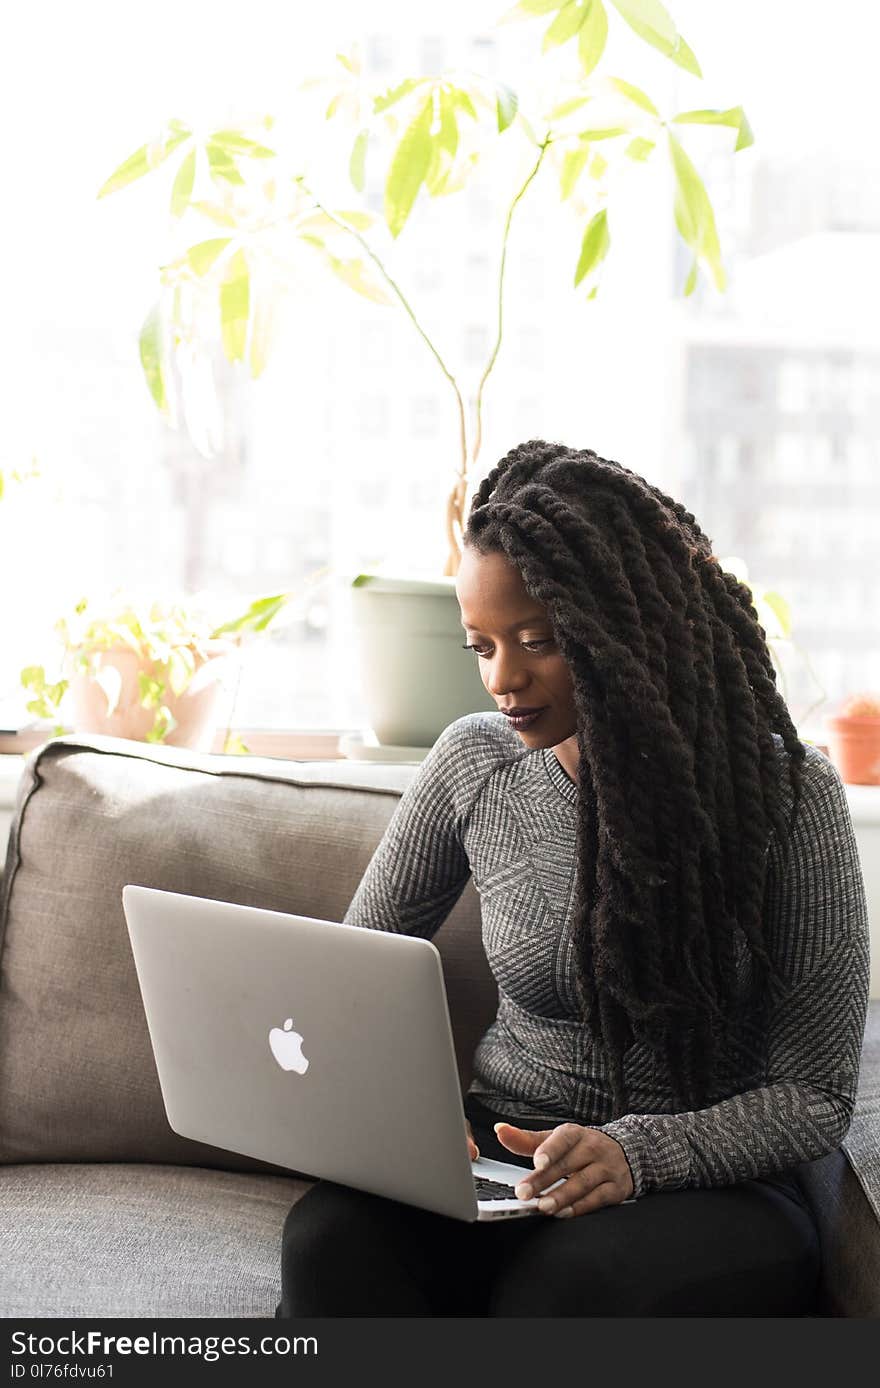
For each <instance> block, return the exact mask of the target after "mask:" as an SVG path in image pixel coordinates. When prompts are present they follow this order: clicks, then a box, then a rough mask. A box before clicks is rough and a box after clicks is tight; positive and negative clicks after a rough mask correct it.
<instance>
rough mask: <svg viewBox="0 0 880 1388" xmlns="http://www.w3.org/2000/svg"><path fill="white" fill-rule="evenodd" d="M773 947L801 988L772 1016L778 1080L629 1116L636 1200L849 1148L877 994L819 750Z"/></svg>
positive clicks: (837, 787) (618, 1132)
mask: <svg viewBox="0 0 880 1388" xmlns="http://www.w3.org/2000/svg"><path fill="white" fill-rule="evenodd" d="M765 932H766V939H767V942H768V949H769V950H770V951H771V954H772V956H773V957H774V958H775V959H776V962H777V964H778V965H779V966H780V967H781V969H782V972H783V974H784V976H785V977H786V979H787V982H788V984H789V992H788V993H787V995H786V996H785V997H784V999H783V1000H782V1002H781V1003H779V1004H778V1005H777V1006H776V1007H775V1008H774V1009H773V1011H772V1013H771V1016H770V1018H769V1030H768V1037H767V1065H766V1075H765V1079H766V1083H765V1084H764V1085H763V1086H762V1087H760V1088H757V1089H752V1090H749V1091H748V1092H746V1093H742V1094H736V1095H733V1096H732V1097H730V1098H728V1099H725V1100H723V1101H722V1102H721V1103H717V1104H713V1105H712V1106H711V1107H709V1108H705V1109H700V1110H699V1111H696V1112H691V1113H675V1114H635V1113H630V1114H625V1115H624V1116H623V1117H621V1118H618V1119H615V1120H614V1121H613V1122H611V1123H607V1124H605V1125H604V1126H603V1127H602V1131H603V1132H606V1133H608V1134H609V1136H611V1137H613V1138H615V1139H616V1140H617V1141H618V1142H619V1143H620V1145H621V1146H622V1148H623V1150H624V1153H625V1155H626V1158H627V1161H628V1163H629V1166H630V1170H631V1172H632V1177H633V1184H634V1187H635V1189H634V1192H633V1193H634V1195H635V1196H640V1195H643V1194H645V1193H647V1192H649V1191H658V1190H673V1189H677V1188H681V1187H686V1186H722V1185H730V1184H734V1183H736V1182H738V1181H743V1180H747V1179H749V1178H754V1177H760V1176H769V1175H772V1174H773V1173H774V1172H777V1171H783V1170H786V1169H787V1168H789V1167H791V1166H794V1165H795V1164H797V1163H798V1162H802V1161H812V1160H814V1159H816V1158H818V1157H822V1156H825V1155H826V1153H828V1152H830V1151H833V1150H834V1148H836V1147H838V1146H839V1145H840V1143H841V1141H842V1140H843V1138H844V1137H845V1135H846V1132H847V1129H848V1128H849V1125H850V1122H851V1119H852V1114H853V1108H854V1105H855V1095H856V1086H857V1082H858V1071H859V1061H860V1057H861V1047H862V1040H863V1037H864V1030H865V1021H866V1016H867V999H868V919H867V906H866V901H865V890H864V883H863V880H862V873H861V867H860V864H859V858H858V849H857V847H856V842H855V835H854V833H853V828H852V820H851V818H850V813H849V806H848V803H847V799H846V793H845V791H844V787H843V783H842V782H841V780H840V777H839V776H838V774H837V772H836V770H835V769H834V767H833V765H832V763H831V762H830V761H829V760H828V759H827V758H826V757H825V756H824V755H822V754H820V753H818V752H817V751H816V752H813V753H812V754H811V756H810V758H809V760H808V762H805V763H804V789H803V797H802V800H801V808H800V811H799V814H798V818H797V823H796V825H795V830H794V834H793V838H792V842H791V847H790V852H789V859H788V863H787V865H786V866H785V868H784V870H783V867H782V857H781V853H780V851H779V848H778V845H777V844H776V843H775V842H771V847H770V853H769V860H768V872H767V888H766V892H765Z"/></svg>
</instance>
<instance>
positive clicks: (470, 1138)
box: [464, 1118, 480, 1161]
mask: <svg viewBox="0 0 880 1388" xmlns="http://www.w3.org/2000/svg"><path fill="white" fill-rule="evenodd" d="M464 1126H465V1129H466V1131H467V1145H468V1156H469V1157H470V1159H471V1161H476V1160H477V1157H478V1156H479V1155H480V1149H479V1147H478V1146H477V1144H476V1143H475V1142H474V1130H473V1128H472V1127H471V1125H470V1122H469V1120H468V1119H467V1118H466V1119H465V1120H464Z"/></svg>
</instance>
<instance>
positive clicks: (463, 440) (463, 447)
mask: <svg viewBox="0 0 880 1388" xmlns="http://www.w3.org/2000/svg"><path fill="white" fill-rule="evenodd" d="M296 182H297V183H298V184H299V185H300V187H301V188H302V189H303V191H304V192H305V193H307V194H308V196H309V197H310V198H311V199H312V200H313V202H314V204H315V206H316V207H317V208H318V210H319V211H320V212H323V214H324V216H325V217H328V218H329V219H330V221H331V222H332V223H333V224H334V226H338V227H339V228H340V230H342V231H347V232H348V234H349V236H353V237H354V238H355V240H356V241H357V242H358V244H359V245H360V246H361V247H362V248H363V250H364V251H366V253H367V255H368V256H369V257H370V259H371V260H372V262H373V264H374V265H375V266H376V267H377V269H378V270H379V273H380V274H381V276H382V278H383V279H384V281H385V283H386V284H387V285H388V286H389V288H390V289H391V290H392V291H393V292H394V294H395V295H396V296H397V299H398V300H399V302H400V304H401V305H402V307H403V308H404V310H405V311H406V313H407V315H408V316H409V318H410V321H411V322H412V324H413V326H414V328H415V329H416V332H417V333H418V334H419V336H420V337H421V339H422V341H423V342H424V343H425V344H426V346H427V347H428V349H429V350H430V352H431V353H432V355H433V357H434V359H435V361H436V362H437V365H438V366H439V367H440V370H441V371H442V372H443V375H444V376H445V377H446V379H447V381H448V382H449V384H450V385H451V386H452V389H453V390H454V391H455V399H456V402H457V404H458V423H459V447H460V451H461V469H460V472H461V476H462V477H464V476H466V475H467V428H466V424H465V410H464V401H463V400H462V398H461V391H460V390H459V388H458V382H457V381H456V379H455V377H454V376H453V374H452V372H451V371H450V370H449V368H448V366H447V365H446V363H445V361H444V360H443V358H442V357H441V355H440V353H439V352H438V351H437V348H436V347H435V346H434V344H433V342H432V341H431V339H430V338H429V337H428V334H427V333H426V332H425V330H424V328H423V327H422V325H421V323H420V322H419V320H418V318H416V315H415V313H414V311H413V309H412V306H411V304H410V302H409V300H408V299H407V297H406V295H405V294H404V292H403V290H402V289H401V288H400V285H399V284H398V283H397V281H396V280H394V279H392V277H391V275H390V274H389V273H388V271H387V270H386V269H385V266H384V265H383V264H382V261H381V260H380V259H379V257H378V255H377V254H376V252H375V251H374V250H373V248H372V246H371V245H370V244H369V243H368V242H367V241H365V240H364V238H363V236H362V235H361V233H360V232H359V231H358V230H357V228H356V227H351V226H349V225H348V223H347V222H344V221H343V220H342V219H341V218H340V217H337V216H336V214H335V213H333V212H331V211H330V210H329V209H328V208H326V207H324V205H323V203H321V202H320V201H319V200H318V198H316V197H315V194H314V193H313V192H312V190H311V189H310V188H309V187H308V186H307V185H306V183H305V182H304V181H303V179H301V178H298V179H297V180H296Z"/></svg>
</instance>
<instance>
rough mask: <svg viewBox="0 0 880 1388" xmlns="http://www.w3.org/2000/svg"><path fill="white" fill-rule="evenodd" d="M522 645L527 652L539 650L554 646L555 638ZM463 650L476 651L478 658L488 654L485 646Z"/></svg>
mask: <svg viewBox="0 0 880 1388" xmlns="http://www.w3.org/2000/svg"><path fill="white" fill-rule="evenodd" d="M522 644H523V645H524V646H525V647H526V649H527V650H537V649H538V648H539V647H540V646H552V645H553V638H552V637H549V636H548V637H545V638H544V639H543V640H541V641H523V643H522ZM461 649H462V650H463V651H474V652H475V653H476V654H477V655H478V656H483V655H485V653H486V647H485V646H462V648H461Z"/></svg>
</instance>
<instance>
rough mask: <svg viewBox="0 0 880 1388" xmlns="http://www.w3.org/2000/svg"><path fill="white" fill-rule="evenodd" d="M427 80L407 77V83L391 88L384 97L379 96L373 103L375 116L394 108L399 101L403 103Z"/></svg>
mask: <svg viewBox="0 0 880 1388" xmlns="http://www.w3.org/2000/svg"><path fill="white" fill-rule="evenodd" d="M426 80H427V79H426V78H423V77H421V78H417V77H407V79H406V81H404V82H401V83H399V85H398V86H396V87H390V88H389V90H388V91H387V92H385V94H384V96H377V97H376V98H375V100H374V101H373V115H374V116H378V115H379V114H380V113H381V112H382V111H387V110H388V108H389V106H394V105H395V104H396V103H397V102H398V101H402V100H403V98H404V97H405V96H409V94H410V92H414V91H415V89H416V87H420V86H422V85H423V84H424V82H425V81H426Z"/></svg>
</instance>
